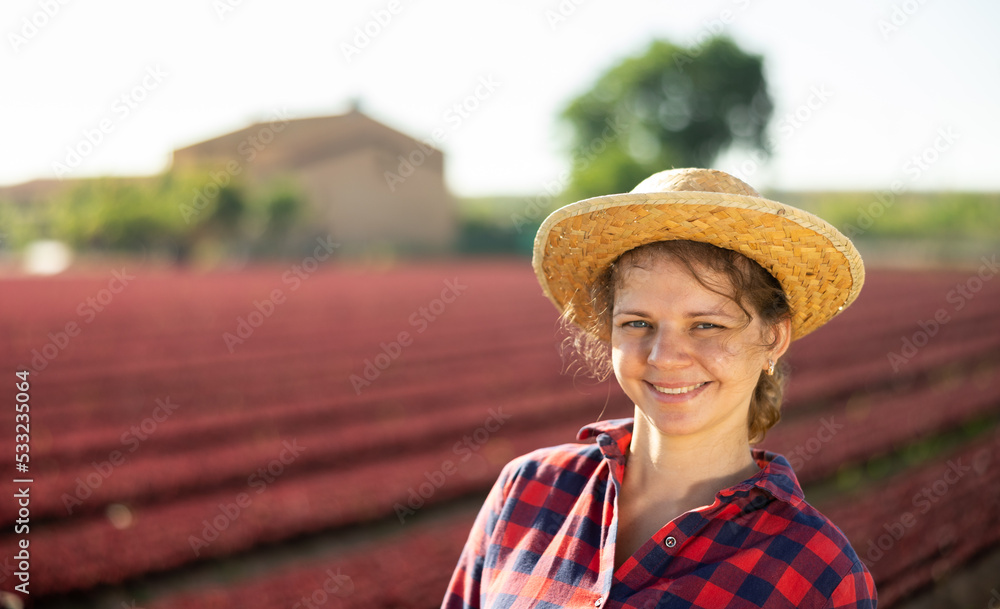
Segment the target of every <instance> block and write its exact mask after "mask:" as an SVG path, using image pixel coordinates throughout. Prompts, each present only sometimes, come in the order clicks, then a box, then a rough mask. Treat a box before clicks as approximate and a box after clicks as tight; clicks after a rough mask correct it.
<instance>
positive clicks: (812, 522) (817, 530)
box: [768, 499, 875, 607]
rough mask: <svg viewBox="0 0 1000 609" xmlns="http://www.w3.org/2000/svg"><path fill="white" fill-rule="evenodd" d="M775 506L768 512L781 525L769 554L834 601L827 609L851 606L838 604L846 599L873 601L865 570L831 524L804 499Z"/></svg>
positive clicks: (852, 550)
mask: <svg viewBox="0 0 1000 609" xmlns="http://www.w3.org/2000/svg"><path fill="white" fill-rule="evenodd" d="M776 503H779V504H780V505H781V506H780V507H777V508H776V509H775V510H774V511H773V512H772V513H773V514H774V515H776V516H779V517H780V521H783V525H782V526H780V527H777V529H778V530H776V531H775V534H776V535H775V537H776V541H775V542H774V543H772V544H771V548H770V549H769V552H768V553H769V554H772V556H773V557H774V558H779V560H781V561H782V562H784V563H786V564H787V565H788V566H789V567H790V568H791V569H793V570H794V571H795V572H796V573H798V574H799V575H801V576H802V577H804V578H805V580H806V581H809V582H811V584H812V586H813V587H815V589H816V591H817V592H818V593H819V594H820V595H821V596H823V597H825V598H829V599H831V600H832V601H837V602H835V604H833V605H831V606H835V607H840V606H851V607H853V606H855V604H841V603H842V602H843V601H845V600H846V599H847V598H853V599H854V600H855V602H857V601H861V600H863V599H874V598H875V587H874V582H873V580H872V577H871V574H870V573H869V571H868V568H867V567H866V566H865V564H864V563H863V562H862V561H861V558H860V557H859V556H858V554H857V552H856V551H855V550H854V548H853V547H852V546H851V542H850V540H849V539H848V538H847V536H846V535H845V534H844V532H843V531H842V530H841V529H840V528H839V527H838V526H837V525H836V524H834V523H833V521H831V520H830V519H829V518H828V517H827V516H826V515H825V514H823V513H822V512H820V511H819V510H818V509H816V508H815V507H813V506H812V505H811V504H810V503H808V502H807V501H805V499H797V500H795V499H793V500H792V501H791V502H785V501H781V502H776ZM769 511H771V510H769ZM857 606H865V605H863V604H859V605H857Z"/></svg>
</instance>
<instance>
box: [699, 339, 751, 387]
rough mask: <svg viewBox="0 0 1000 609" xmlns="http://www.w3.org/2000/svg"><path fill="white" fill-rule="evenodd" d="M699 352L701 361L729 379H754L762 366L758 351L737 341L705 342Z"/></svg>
mask: <svg viewBox="0 0 1000 609" xmlns="http://www.w3.org/2000/svg"><path fill="white" fill-rule="evenodd" d="M699 351H700V354H701V358H702V361H705V362H712V365H713V366H715V368H716V370H717V371H719V372H720V373H722V374H725V375H726V376H729V377H731V378H736V379H743V378H748V377H754V379H756V373H757V372H759V370H760V368H761V366H762V365H763V360H762V359H761V355H760V353H759V352H758V349H756V348H754V346H753V345H749V344H744V343H743V342H742V341H739V340H730V341H728V342H727V341H723V340H721V339H720V340H718V341H714V340H713V341H706V342H705V343H703V344H702V345H701V346H700V349H699ZM758 360H760V363H758ZM754 382H756V381H754Z"/></svg>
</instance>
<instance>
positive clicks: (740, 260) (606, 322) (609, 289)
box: [560, 240, 791, 443]
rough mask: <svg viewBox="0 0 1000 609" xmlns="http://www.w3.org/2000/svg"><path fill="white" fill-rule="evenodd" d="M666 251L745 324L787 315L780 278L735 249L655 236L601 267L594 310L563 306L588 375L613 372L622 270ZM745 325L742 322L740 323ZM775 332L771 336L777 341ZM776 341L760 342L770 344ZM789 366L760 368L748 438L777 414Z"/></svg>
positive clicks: (769, 323)
mask: <svg viewBox="0 0 1000 609" xmlns="http://www.w3.org/2000/svg"><path fill="white" fill-rule="evenodd" d="M664 256H665V257H669V258H672V259H674V260H677V261H678V262H681V263H682V264H683V265H684V266H685V267H686V268H687V270H688V272H690V273H691V276H692V277H694V278H695V279H696V280H697V281H698V283H700V284H701V285H702V286H704V287H705V288H706V289H708V290H711V291H713V292H715V293H717V294H721V295H723V296H725V297H727V298H730V299H731V300H733V302H735V303H736V304H737V305H738V306H739V308H740V310H742V311H743V313H744V314H745V315H746V325H749V324H750V323H751V322H752V321H753V318H754V317H760V321H761V325H762V326H763V328H765V331H766V329H768V328H772V327H773V326H774V325H776V324H778V323H779V322H781V321H782V320H783V319H787V318H790V317H791V309H790V308H789V306H788V299H787V297H786V296H785V293H784V291H783V290H782V289H781V284H779V283H778V280H777V279H775V278H774V276H773V275H771V274H770V273H768V272H767V271H765V270H764V269H763V268H762V267H761V266H760V265H759V264H757V263H756V262H754V261H753V260H750V259H749V258H747V257H746V256H744V255H742V254H740V253H739V252H736V251H733V250H729V249H724V248H721V247H717V246H715V245H712V244H710V243H702V242H699V241H684V240H675V241H657V242H654V243H647V244H646V245H642V246H639V247H637V248H635V249H632V250H629V251H627V252H625V253H624V254H622V255H621V256H619V257H618V259H617V260H616V261H615V262H613V263H612V264H611V265H610V266H609V267H608V268H607V269H605V270H604V271H603V272H602V273H601V274H600V275H599V276H598V277H597V279H596V280H595V281H594V283H593V284H592V285H591V286H590V303H589V304H590V305H591V306H592V310H593V311H595V315H594V317H592V318H589V319H578V317H579V316H578V315H577V313H576V310H575V309H574V307H573V305H572V301H571V302H570V303H568V304H567V306H566V308H565V309H564V310H563V314H562V317H561V318H560V320H561V323H562V325H563V327H564V328H565V330H566V331H567V332H568V333H569V336H567V338H566V339H565V340H564V341H563V346H564V348H565V349H568V350H571V351H572V352H574V353H575V354H576V355H577V357H578V358H579V359H580V360H581V361H582V363H583V365H584V367H585V368H586V369H587V370H588V372H589V373H590V375H591V376H593V377H595V378H597V379H598V380H601V381H603V380H605V379H607V378H608V377H609V376H611V374H612V373H613V372H614V370H613V368H612V364H611V356H610V355H611V354H610V348H611V317H612V310H613V308H614V302H615V291H616V290H617V289H620V288H621V287H622V286H623V285H624V280H625V278H624V276H625V271H627V270H628V269H630V268H633V267H640V268H641V267H643V266H644V265H646V264H649V262H650V261H652V260H655V259H659V258H661V257H664ZM696 267H697V268H702V269H707V270H709V271H714V272H715V273H717V274H718V275H719V276H721V277H724V278H725V279H727V280H728V284H729V285H709V284H707V283H705V280H704V279H703V278H702V277H701V276H700V274H699V273H698V272H697V270H696ZM744 327H745V326H744ZM777 340H778V338H777V337H775V341H777ZM774 344H775V343H774V342H772V343H771V344H765V345H761V346H762V347H765V348H769V347H772V346H773V345H774ZM786 377H787V372H786V370H785V368H784V366H776V367H775V373H774V376H770V375H767V374H761V375H760V379H759V380H758V381H757V386H756V387H755V388H754V392H753V396H752V398H751V400H750V411H749V413H748V415H747V427H748V436H749V440H750V442H751V443H756V442H760V441H761V440H763V439H764V435H765V434H766V433H767V430H769V429H770V428H771V427H773V426H774V425H775V424H776V423H777V422H778V421H779V420H780V419H781V397H782V394H783V393H784V385H785V380H786Z"/></svg>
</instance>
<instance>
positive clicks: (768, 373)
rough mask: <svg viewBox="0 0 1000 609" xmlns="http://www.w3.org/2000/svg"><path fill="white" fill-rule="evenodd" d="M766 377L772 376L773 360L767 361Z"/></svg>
mask: <svg viewBox="0 0 1000 609" xmlns="http://www.w3.org/2000/svg"><path fill="white" fill-rule="evenodd" d="M767 375H768V376H774V360H773V359H769V360H767Z"/></svg>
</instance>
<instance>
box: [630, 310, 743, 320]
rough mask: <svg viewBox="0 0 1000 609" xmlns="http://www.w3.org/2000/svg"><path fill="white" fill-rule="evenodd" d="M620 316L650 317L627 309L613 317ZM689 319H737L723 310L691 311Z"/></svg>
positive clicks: (688, 315)
mask: <svg viewBox="0 0 1000 609" xmlns="http://www.w3.org/2000/svg"><path fill="white" fill-rule="evenodd" d="M619 315H634V316H636V317H650V315H649V313H646V312H645V311H639V310H636V309H626V310H624V311H615V312H614V313H613V317H618V316H619ZM687 317H725V318H727V319H736V317H734V316H732V315H730V314H728V313H726V312H725V311H723V310H722V309H713V310H710V311H691V312H689V313H687Z"/></svg>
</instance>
